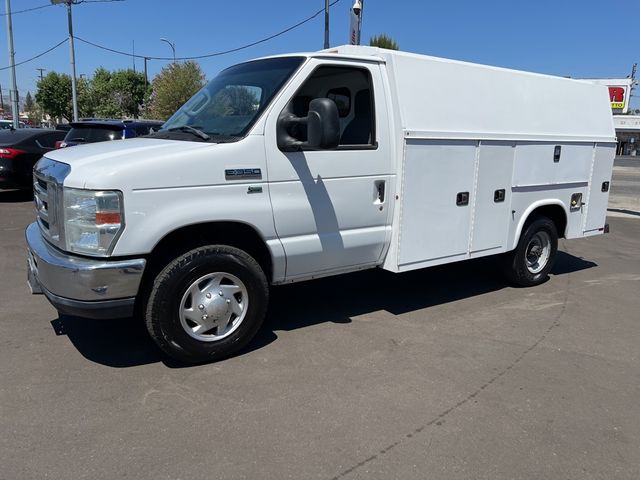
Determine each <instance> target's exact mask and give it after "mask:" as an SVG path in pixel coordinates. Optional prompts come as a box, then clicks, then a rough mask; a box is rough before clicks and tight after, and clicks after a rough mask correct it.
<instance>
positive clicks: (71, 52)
mask: <svg viewBox="0 0 640 480" xmlns="http://www.w3.org/2000/svg"><path fill="white" fill-rule="evenodd" d="M51 3H52V4H53V5H58V4H60V3H64V4H65V5H66V6H67V23H68V26H69V56H70V57H71V99H72V103H73V121H74V122H77V121H78V93H77V92H78V91H77V85H76V51H75V48H74V45H73V19H72V17H71V5H73V4H74V3H75V0H51Z"/></svg>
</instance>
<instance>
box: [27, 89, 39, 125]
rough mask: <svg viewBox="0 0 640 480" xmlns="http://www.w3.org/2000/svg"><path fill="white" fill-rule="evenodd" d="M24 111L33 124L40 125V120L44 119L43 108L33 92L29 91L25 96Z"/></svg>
mask: <svg viewBox="0 0 640 480" xmlns="http://www.w3.org/2000/svg"><path fill="white" fill-rule="evenodd" d="M24 111H25V113H26V114H27V118H28V119H29V123H30V124H31V125H34V126H36V127H37V126H39V125H40V121H41V120H42V109H41V108H40V106H39V105H38V104H37V103H36V101H35V100H34V99H33V96H32V95H31V92H27V95H26V96H25V97H24Z"/></svg>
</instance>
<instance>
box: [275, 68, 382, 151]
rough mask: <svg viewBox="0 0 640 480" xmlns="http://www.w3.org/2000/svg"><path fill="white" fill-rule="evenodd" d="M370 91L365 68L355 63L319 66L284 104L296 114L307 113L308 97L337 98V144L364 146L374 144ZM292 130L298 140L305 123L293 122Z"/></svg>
mask: <svg viewBox="0 0 640 480" xmlns="http://www.w3.org/2000/svg"><path fill="white" fill-rule="evenodd" d="M372 93H373V89H372V85H371V75H370V73H369V71H368V70H366V69H364V68H354V67H334V66H326V67H320V68H318V69H317V70H316V71H315V72H313V73H312V74H311V76H310V77H309V78H308V79H307V80H306V82H305V83H304V84H303V85H302V87H301V88H300V89H299V90H298V92H297V93H296V96H295V97H294V98H293V99H291V102H290V103H289V105H288V106H287V108H288V110H289V111H290V112H292V113H293V114H294V115H296V116H298V117H306V116H307V115H308V113H309V103H310V102H311V100H313V99H315V98H330V99H331V100H333V101H334V102H336V106H337V107H338V113H339V115H340V144H339V146H349V147H350V148H353V147H354V146H362V147H363V148H365V147H370V146H373V145H375V144H376V141H375V128H374V125H375V121H374V120H375V113H374V112H375V109H374V105H373V95H372ZM291 133H292V135H293V136H295V137H296V138H297V139H298V140H300V141H306V139H307V132H306V127H305V126H303V125H298V126H296V129H295V131H293V132H291ZM338 148H339V147H338Z"/></svg>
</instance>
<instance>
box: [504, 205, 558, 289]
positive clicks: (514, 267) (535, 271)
mask: <svg viewBox="0 0 640 480" xmlns="http://www.w3.org/2000/svg"><path fill="white" fill-rule="evenodd" d="M557 252H558V232H557V230H556V226H555V224H554V223H553V221H551V220H550V219H549V218H547V217H544V216H535V217H533V218H531V219H530V220H529V221H527V224H526V225H525V227H524V229H523V231H522V234H521V235H520V240H519V241H518V246H517V247H516V249H515V250H513V251H512V252H509V253H507V254H505V264H504V269H505V274H506V276H507V279H508V280H509V281H510V282H511V283H513V284H515V285H518V286H521V287H532V286H534V285H539V284H541V283H543V282H545V281H546V280H547V278H548V277H549V272H550V271H551V268H553V264H554V262H555V259H556V253H557Z"/></svg>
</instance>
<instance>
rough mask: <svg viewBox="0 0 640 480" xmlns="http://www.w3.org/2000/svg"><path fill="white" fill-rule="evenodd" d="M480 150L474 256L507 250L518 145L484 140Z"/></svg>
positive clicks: (473, 244)
mask: <svg viewBox="0 0 640 480" xmlns="http://www.w3.org/2000/svg"><path fill="white" fill-rule="evenodd" d="M479 149H480V151H479V154H478V179H477V181H476V184H477V186H476V195H475V210H474V215H473V217H474V218H473V229H472V231H473V233H472V237H473V238H472V241H471V254H472V255H473V254H474V253H480V252H488V251H489V250H498V249H499V250H502V251H504V250H505V247H506V245H507V236H508V233H509V220H510V218H511V178H512V176H513V158H514V154H515V144H514V143H513V142H482V143H481V144H480V147H479ZM494 253H497V252H494ZM486 254H488V253H486Z"/></svg>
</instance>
